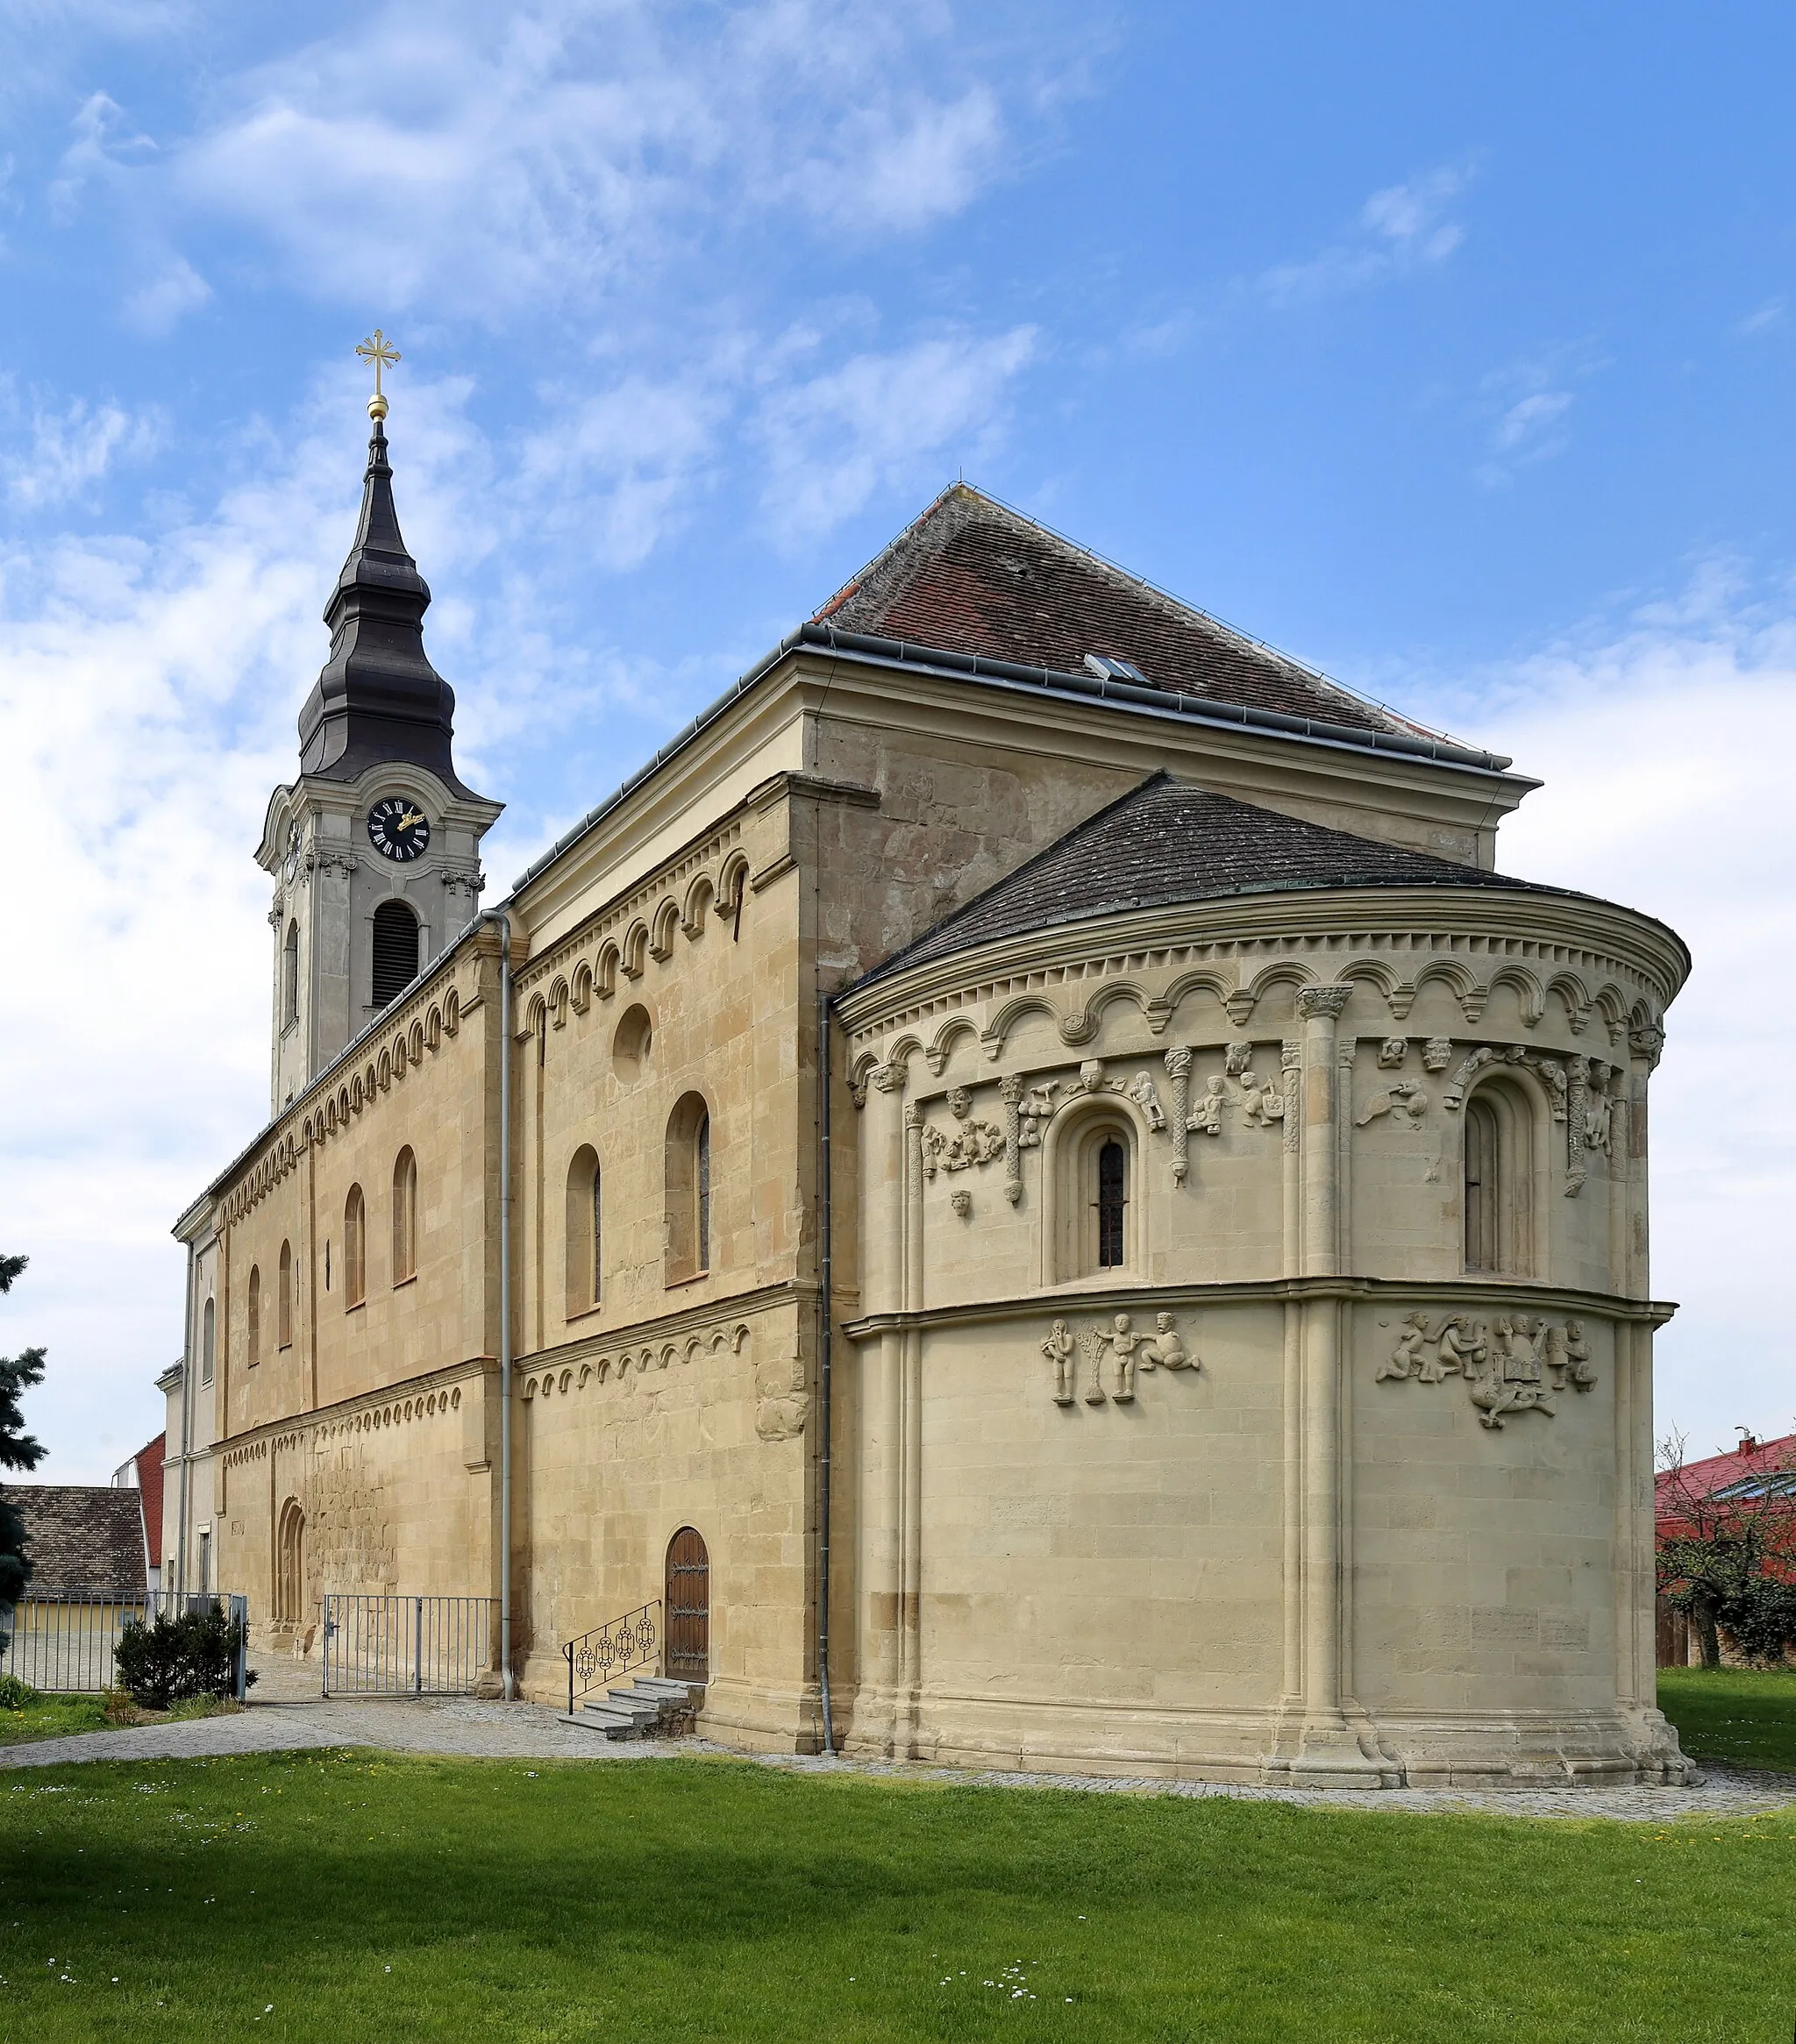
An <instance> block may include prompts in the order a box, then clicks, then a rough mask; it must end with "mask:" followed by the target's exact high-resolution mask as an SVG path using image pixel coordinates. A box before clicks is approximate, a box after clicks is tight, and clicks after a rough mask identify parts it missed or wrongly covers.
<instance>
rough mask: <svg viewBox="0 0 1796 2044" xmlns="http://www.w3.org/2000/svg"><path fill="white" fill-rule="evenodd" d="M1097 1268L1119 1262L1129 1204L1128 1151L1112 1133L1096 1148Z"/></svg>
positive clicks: (1112, 1266) (1111, 1267)
mask: <svg viewBox="0 0 1796 2044" xmlns="http://www.w3.org/2000/svg"><path fill="white" fill-rule="evenodd" d="M1097 1190H1098V1196H1097V1209H1098V1268H1099V1269H1100V1270H1101V1271H1114V1270H1116V1269H1118V1268H1120V1267H1121V1265H1122V1263H1123V1220H1124V1218H1125V1216H1126V1214H1127V1212H1128V1207H1129V1152H1128V1151H1127V1150H1125V1149H1124V1148H1123V1145H1122V1144H1121V1143H1119V1142H1118V1141H1117V1140H1116V1138H1115V1136H1111V1137H1110V1139H1109V1141H1108V1142H1107V1143H1104V1144H1103V1146H1102V1147H1101V1149H1100V1150H1099V1151H1098V1188H1097Z"/></svg>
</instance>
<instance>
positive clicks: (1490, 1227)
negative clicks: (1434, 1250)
mask: <svg viewBox="0 0 1796 2044" xmlns="http://www.w3.org/2000/svg"><path fill="white" fill-rule="evenodd" d="M1499 1141H1500V1132H1499V1129H1498V1125H1497V1112H1496V1109H1495V1107H1493V1105H1492V1104H1491V1102H1490V1100H1488V1099H1487V1098H1486V1096H1485V1095H1484V1094H1482V1093H1477V1094H1474V1095H1473V1096H1472V1099H1471V1100H1468V1101H1467V1102H1466V1104H1465V1268H1466V1269H1467V1270H1468V1271H1497V1270H1500V1269H1501V1268H1502V1263H1501V1259H1500V1257H1499V1254H1498V1243H1497V1196H1498V1188H1497V1150H1498V1146H1499Z"/></svg>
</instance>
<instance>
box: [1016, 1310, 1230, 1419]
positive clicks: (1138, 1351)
mask: <svg viewBox="0 0 1796 2044" xmlns="http://www.w3.org/2000/svg"><path fill="white" fill-rule="evenodd" d="M1041 1348H1042V1354H1043V1355H1044V1356H1045V1357H1047V1359H1048V1361H1049V1362H1050V1363H1051V1364H1052V1365H1053V1371H1054V1403H1055V1404H1056V1405H1057V1406H1070V1405H1073V1404H1074V1403H1075V1402H1076V1400H1077V1398H1078V1395H1079V1394H1078V1392H1077V1390H1076V1386H1075V1381H1074V1380H1075V1378H1076V1376H1077V1374H1078V1358H1079V1357H1080V1354H1083V1356H1084V1357H1085V1364H1086V1371H1085V1391H1084V1394H1083V1395H1084V1400H1085V1403H1086V1404H1087V1405H1088V1406H1101V1405H1103V1404H1105V1403H1107V1402H1108V1403H1110V1404H1114V1405H1119V1406H1126V1405H1130V1404H1132V1403H1133V1402H1134V1399H1135V1379H1136V1372H1137V1370H1201V1368H1202V1367H1203V1364H1202V1363H1201V1361H1200V1359H1199V1358H1198V1357H1195V1356H1194V1355H1193V1354H1192V1353H1191V1352H1190V1350H1188V1349H1187V1347H1186V1346H1185V1343H1184V1342H1183V1341H1182V1340H1181V1339H1180V1335H1179V1328H1178V1323H1177V1321H1176V1320H1175V1318H1174V1316H1173V1315H1172V1314H1170V1313H1159V1314H1155V1315H1154V1331H1153V1333H1152V1334H1148V1333H1146V1332H1144V1330H1143V1329H1141V1328H1137V1326H1136V1325H1135V1322H1134V1319H1133V1317H1132V1316H1131V1315H1130V1314H1126V1313H1119V1314H1114V1315H1113V1316H1112V1318H1111V1320H1110V1322H1109V1324H1108V1326H1107V1327H1095V1328H1086V1329H1085V1331H1084V1332H1083V1333H1082V1334H1080V1335H1077V1336H1075V1335H1074V1334H1073V1329H1072V1328H1070V1327H1069V1326H1068V1325H1067V1323H1066V1322H1065V1321H1064V1320H1057V1321H1055V1322H1054V1324H1053V1326H1052V1327H1051V1328H1049V1330H1048V1332H1047V1335H1045V1337H1044V1340H1043V1342H1042V1345H1041ZM1106 1364H1108V1373H1109V1377H1110V1388H1109V1390H1108V1392H1107V1391H1106V1390H1105V1389H1104V1377H1105V1371H1106Z"/></svg>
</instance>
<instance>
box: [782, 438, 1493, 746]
mask: <svg viewBox="0 0 1796 2044" xmlns="http://www.w3.org/2000/svg"><path fill="white" fill-rule="evenodd" d="M950 507H952V512H951V515H950V518H949V520H948V521H947V522H946V523H945V524H937V521H938V520H940V519H941V517H942V514H943V513H944V510H947V509H949V508H950ZM979 511H983V512H985V513H987V514H988V515H989V514H995V515H996V516H997V517H998V518H999V519H1000V520H1001V522H1005V523H1009V524H1010V525H1012V526H1013V527H1014V528H1017V529H1019V530H1020V531H1023V532H1025V533H1029V534H1031V535H1033V536H1034V537H1035V538H1037V539H1038V540H1040V539H1045V540H1049V541H1051V542H1052V544H1053V545H1055V546H1057V547H1060V548H1063V549H1065V551H1066V552H1069V553H1071V554H1073V555H1076V556H1077V557H1078V559H1080V560H1081V561H1082V562H1084V563H1085V564H1086V565H1087V566H1088V567H1089V568H1090V569H1092V570H1094V572H1096V573H1099V574H1100V575H1101V576H1103V577H1104V578H1106V579H1107V580H1111V581H1112V582H1115V583H1120V584H1121V585H1123V587H1124V588H1128V589H1130V591H1132V592H1133V593H1134V594H1135V595H1137V596H1138V597H1140V598H1142V599H1144V601H1146V602H1148V603H1150V604H1151V606H1152V607H1153V608H1155V609H1158V610H1159V611H1161V612H1162V613H1163V614H1166V615H1169V616H1172V618H1173V619H1175V620H1176V621H1177V622H1179V623H1182V624H1185V625H1187V626H1195V627H1196V628H1197V629H1198V630H1201V631H1204V632H1208V633H1213V634H1214V635H1215V637H1216V638H1217V639H1218V640H1219V641H1220V642H1222V645H1225V646H1227V647H1229V648H1230V649H1231V650H1233V651H1235V652H1238V653H1244V654H1247V655H1249V656H1250V657H1251V658H1254V659H1258V660H1262V661H1265V662H1267V663H1269V664H1270V665H1272V666H1274V667H1277V668H1280V669H1282V670H1284V671H1285V672H1286V673H1289V674H1292V675H1294V676H1296V677H1298V678H1300V679H1301V680H1303V681H1305V682H1308V684H1309V685H1310V686H1311V687H1316V688H1319V689H1321V690H1322V691H1323V692H1325V693H1326V694H1332V695H1339V696H1343V697H1344V698H1345V699H1346V700H1347V701H1348V702H1351V703H1354V704H1356V705H1358V707H1359V708H1360V709H1372V710H1376V711H1377V712H1378V713H1379V716H1383V717H1387V718H1389V719H1390V720H1391V722H1392V723H1393V724H1395V725H1397V726H1398V727H1400V729H1401V730H1405V731H1408V732H1411V733H1413V734H1415V736H1417V737H1426V738H1436V739H1440V740H1443V741H1444V742H1445V743H1447V744H1460V743H1461V741H1460V740H1458V739H1457V738H1455V737H1453V736H1452V734H1451V733H1450V732H1448V731H1443V730H1436V729H1435V727H1434V726H1433V725H1432V724H1424V723H1418V722H1417V720H1416V719H1415V718H1414V717H1412V716H1408V714H1407V713H1406V712H1404V711H1402V710H1400V709H1395V708H1393V706H1392V705H1391V704H1390V703H1388V702H1383V701H1382V700H1380V699H1379V697H1377V696H1374V695H1368V694H1366V693H1365V691H1364V690H1362V689H1358V688H1355V687H1351V685H1350V684H1349V683H1347V682H1344V681H1340V680H1336V678H1335V677H1334V676H1333V675H1332V674H1329V673H1325V672H1324V671H1323V670H1322V668H1320V667H1317V666H1312V665H1311V664H1310V663H1309V662H1308V660H1303V659H1299V658H1298V657H1297V656H1296V654H1294V653H1287V652H1285V651H1284V650H1283V649H1282V648H1281V647H1279V646H1275V645H1272V643H1271V642H1270V641H1269V640H1266V639H1263V638H1258V637H1255V636H1254V634H1253V633H1251V632H1248V631H1244V630H1242V629H1241V628H1240V627H1239V626H1238V625H1235V624H1230V623H1229V621H1228V620H1227V619H1226V618H1224V617H1220V616H1217V615H1216V613H1215V611H1213V610H1206V609H1203V607H1202V606H1201V604H1197V603H1194V602H1190V601H1189V600H1188V599H1187V598H1186V597H1184V596H1180V595H1174V594H1173V593H1172V590H1170V589H1166V588H1162V587H1161V586H1160V584H1159V583H1158V582H1153V581H1150V580H1148V579H1147V577H1146V576H1145V575H1140V574H1137V573H1136V572H1135V571H1134V570H1133V569H1132V568H1126V567H1124V566H1123V565H1122V563H1121V562H1120V561H1115V560H1112V559H1110V558H1109V556H1108V554H1102V553H1100V552H1097V551H1096V549H1095V548H1094V547H1090V546H1087V545H1085V544H1084V542H1083V541H1081V540H1078V539H1074V538H1073V537H1072V536H1071V535H1070V534H1068V533H1065V532H1062V531H1060V530H1059V528H1058V526H1055V525H1050V524H1048V523H1046V522H1045V521H1044V519H1041V518H1037V517H1035V516H1031V514H1030V513H1029V512H1027V511H1024V510H1022V509H1019V508H1018V507H1017V506H1016V505H1015V504H1012V503H1009V502H1006V501H1005V499H1004V498H1002V497H999V496H994V495H993V494H992V493H991V492H990V491H989V490H985V489H981V488H979V487H978V485H977V484H974V483H970V482H968V481H966V480H965V478H964V477H963V478H957V480H956V481H953V482H951V483H950V484H948V485H947V487H946V488H944V489H942V490H940V491H939V492H937V495H936V496H935V497H934V498H933V499H932V500H931V501H930V503H929V504H928V505H927V506H926V507H925V508H924V509H923V510H922V511H920V512H919V513H918V514H917V516H916V517H915V518H913V519H912V520H911V521H910V523H909V524H908V525H906V526H905V527H903V529H902V531H899V532H897V533H896V534H894V537H893V538H891V539H889V540H888V541H887V543H886V545H884V546H882V547H881V548H880V551H879V552H878V553H876V554H875V555H874V556H873V559H871V560H870V561H868V562H867V563H866V566H864V567H863V568H862V569H861V570H860V571H859V573H857V574H854V575H852V576H850V578H849V579H848V580H847V581H845V582H844V583H843V584H842V586H841V587H840V588H838V589H837V590H836V591H835V593H834V594H833V595H831V596H830V598H829V599H828V600H827V602H824V603H823V604H822V605H821V606H820V607H819V608H818V609H816V610H815V611H813V612H812V614H811V622H813V623H823V622H826V621H827V620H828V619H830V618H831V617H833V616H835V614H836V613H837V611H838V610H840V609H843V608H844V607H845V605H847V604H848V603H849V602H851V601H852V600H853V599H855V598H857V597H858V598H860V599H862V600H863V601H873V600H874V599H880V600H883V601H884V602H886V603H887V604H888V605H889V604H891V603H894V602H896V601H897V599H898V598H899V597H900V596H901V595H902V594H903V592H904V590H905V589H907V588H909V585H910V584H911V583H912V582H913V581H915V580H916V578H917V575H918V574H919V573H920V572H921V570H922V568H923V565H924V560H923V558H919V557H918V556H917V554H916V552H913V551H911V545H912V543H913V542H914V541H915V540H916V538H918V536H920V535H921V534H922V533H923V530H924V529H925V528H926V527H930V526H932V525H934V526H936V528H937V531H940V532H941V534H942V538H941V540H940V542H939V544H938V545H937V547H936V548H935V550H934V551H935V552H937V553H939V552H941V551H942V550H943V548H944V547H945V546H947V545H949V544H950V543H951V541H952V540H953V538H955V536H956V535H957V534H958V533H959V531H961V529H962V528H963V527H964V526H965V525H966V524H968V523H971V522H972V520H973V516H974V515H975V513H976V512H979ZM953 513H958V514H959V515H958V516H955V515H953ZM1087 650H1088V651H1091V652H1103V651H1104V650H1105V649H1104V648H1102V647H1101V646H1098V647H1092V648H1089V649H1087Z"/></svg>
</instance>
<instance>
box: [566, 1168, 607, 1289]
mask: <svg viewBox="0 0 1796 2044" xmlns="http://www.w3.org/2000/svg"><path fill="white" fill-rule="evenodd" d="M601 1214H602V1205H601V1194H600V1172H599V1153H598V1151H597V1150H595V1149H594V1148H593V1146H592V1144H591V1143H581V1146H580V1148H579V1149H578V1150H575V1151H574V1161H573V1163H572V1164H569V1165H568V1167H567V1311H568V1314H569V1316H570V1317H572V1315H574V1314H576V1313H590V1312H591V1310H592V1309H593V1307H595V1306H596V1305H597V1304H598V1303H599V1301H600V1300H601V1299H602V1297H603V1296H604V1284H605V1265H604V1236H603V1234H602V1229H601V1225H600V1223H601Z"/></svg>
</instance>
